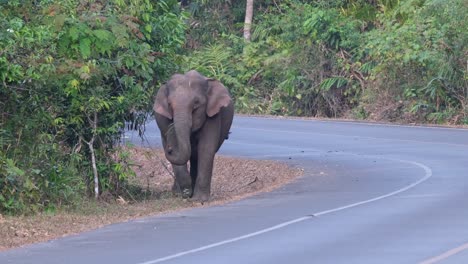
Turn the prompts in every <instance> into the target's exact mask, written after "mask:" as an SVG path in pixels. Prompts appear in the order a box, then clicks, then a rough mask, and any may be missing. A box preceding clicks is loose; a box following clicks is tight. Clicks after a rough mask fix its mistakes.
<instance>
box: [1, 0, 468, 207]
mask: <svg viewBox="0 0 468 264" xmlns="http://www.w3.org/2000/svg"><path fill="white" fill-rule="evenodd" d="M246 2H249V3H251V4H253V5H246ZM250 6H251V7H252V8H253V10H251V11H253V12H248V13H249V14H253V17H252V21H253V22H252V25H251V26H249V27H246V26H245V24H244V22H245V21H250V20H249V19H246V7H247V10H249V8H248V7H250ZM467 14H468V4H467V2H466V1H464V0H372V1H369V0H314V1H305V0H264V1H260V0H255V1H252V0H248V1H233V0H191V1H190V0H184V1H181V2H178V1H177V0H158V1H154V0H113V1H111V0H100V1H94V0H47V1H21V0H13V1H2V0H0V214H4V215H5V214H13V215H14V214H34V213H37V212H50V213H54V212H56V211H57V210H62V209H73V208H77V206H79V205H80V204H82V203H83V202H85V201H87V200H88V199H90V198H92V197H95V198H99V196H100V195H102V194H103V193H105V194H109V195H111V196H112V197H114V198H118V197H122V198H123V199H124V200H128V199H129V197H133V196H135V195H136V196H138V194H139V193H141V189H139V188H136V187H135V186H134V185H133V184H132V183H131V179H132V178H134V177H135V166H134V165H135V164H134V162H133V161H132V155H131V153H130V152H131V151H129V150H128V149H127V148H124V147H125V146H122V145H121V144H119V139H120V137H121V136H122V133H123V131H124V129H125V128H131V129H137V130H140V132H141V133H143V132H144V126H143V124H144V122H145V120H146V119H147V118H148V117H150V116H149V114H148V113H150V112H151V106H152V96H153V94H154V93H155V91H156V89H157V87H158V86H159V84H160V83H161V82H163V81H164V80H166V79H167V78H168V77H169V76H170V75H171V74H173V73H175V72H183V71H187V70H189V69H196V70H198V71H200V72H201V73H203V74H205V75H207V76H210V77H215V78H218V79H220V80H221V81H222V82H223V83H224V84H225V85H226V86H227V87H229V89H230V91H231V92H232V94H233V96H234V98H235V102H236V109H237V111H238V112H240V113H247V114H273V115H295V116H313V117H335V118H353V119H365V120H380V121H396V122H406V123H436V124H457V125H467V124H468V83H467V82H468V75H467V67H468V65H467V58H468V57H467V55H468V50H467V46H468V45H467V44H468V34H467V32H466V29H467V28H468V17H467V16H468V15H467ZM246 30H247V31H248V33H249V34H245V33H246V32H247V31H246ZM246 36H248V37H246ZM130 200H131V199H130Z"/></svg>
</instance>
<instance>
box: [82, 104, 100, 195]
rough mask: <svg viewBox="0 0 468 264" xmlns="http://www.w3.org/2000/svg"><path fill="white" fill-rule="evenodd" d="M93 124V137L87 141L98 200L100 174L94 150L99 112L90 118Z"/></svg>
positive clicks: (95, 193)
mask: <svg viewBox="0 0 468 264" xmlns="http://www.w3.org/2000/svg"><path fill="white" fill-rule="evenodd" d="M90 122H91V125H92V127H93V137H92V138H91V140H90V141H88V142H87V141H85V142H86V144H88V147H89V152H90V155H91V165H92V167H93V175H94V198H96V200H97V199H98V198H99V174H98V171H97V165H96V153H95V152H94V140H95V139H96V130H97V123H98V115H97V112H94V118H93V120H90Z"/></svg>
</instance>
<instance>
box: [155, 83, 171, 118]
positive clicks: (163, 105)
mask: <svg viewBox="0 0 468 264" xmlns="http://www.w3.org/2000/svg"><path fill="white" fill-rule="evenodd" d="M153 110H154V111H155V112H156V113H158V114H160V115H162V116H165V117H167V118H169V119H172V110H171V108H170V107H169V103H168V102H167V88H166V85H162V86H161V88H159V90H158V93H157V94H156V100H155V102H154V107H153Z"/></svg>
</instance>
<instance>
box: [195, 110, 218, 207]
mask: <svg viewBox="0 0 468 264" xmlns="http://www.w3.org/2000/svg"><path fill="white" fill-rule="evenodd" d="M219 121H220V120H219V118H218V117H214V118H211V119H209V120H207V121H206V123H205V125H204V126H203V128H202V131H200V138H199V141H198V151H197V152H198V162H197V164H198V166H197V177H196V182H195V188H194V190H193V197H192V198H193V199H194V200H196V201H200V202H202V203H203V202H206V201H208V200H209V199H210V194H211V178H212V175H213V163H214V157H215V154H216V151H217V150H218V147H219V146H218V145H219V138H220V127H219V126H220V122H219Z"/></svg>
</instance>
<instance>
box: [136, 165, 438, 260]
mask: <svg viewBox="0 0 468 264" xmlns="http://www.w3.org/2000/svg"><path fill="white" fill-rule="evenodd" d="M388 160H393V161H398V162H403V163H409V164H413V165H415V166H417V167H420V168H422V169H423V170H424V172H425V175H424V177H422V178H421V179H419V180H418V181H416V182H414V183H412V184H410V185H407V186H405V187H403V188H401V189H398V190H396V191H393V192H391V193H388V194H385V195H381V196H378V197H375V198H372V199H368V200H364V201H361V202H357V203H353V204H349V205H345V206H341V207H338V208H334V209H330V210H325V211H321V212H318V213H314V214H312V215H308V216H304V217H300V218H297V219H294V220H291V221H288V222H284V223H281V224H278V225H275V226H272V227H269V228H265V229H262V230H260V231H257V232H253V233H250V234H246V235H243V236H238V237H235V238H231V239H227V240H223V241H220V242H217V243H213V244H209V245H206V246H202V247H199V248H195V249H191V250H187V251H182V252H179V253H176V254H173V255H169V256H166V257H162V258H158V259H154V260H149V261H146V262H141V263H138V264H155V263H161V262H164V261H168V260H171V259H175V258H178V257H182V256H185V255H188V254H192V253H196V252H200V251H204V250H207V249H211V248H214V247H219V246H222V245H226V244H230V243H233V242H236V241H240V240H244V239H247V238H250V237H254V236H258V235H261V234H264V233H267V232H271V231H274V230H278V229H281V228H284V227H286V226H289V225H292V224H296V223H299V222H303V221H305V220H308V219H311V218H313V217H318V216H322V215H326V214H330V213H334V212H337V211H341V210H345V209H349V208H352V207H356V206H360V205H363V204H367V203H372V202H375V201H378V200H382V199H384V198H388V197H390V196H394V195H396V194H399V193H401V192H404V191H407V190H409V189H411V188H413V187H415V186H416V185H418V184H420V183H422V182H424V181H426V180H427V179H429V178H430V177H431V176H432V170H431V168H429V167H428V166H426V165H424V164H422V163H419V162H415V161H409V160H397V159H388Z"/></svg>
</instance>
